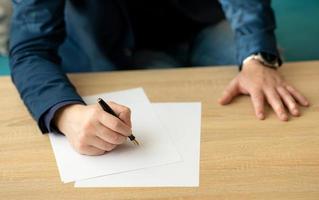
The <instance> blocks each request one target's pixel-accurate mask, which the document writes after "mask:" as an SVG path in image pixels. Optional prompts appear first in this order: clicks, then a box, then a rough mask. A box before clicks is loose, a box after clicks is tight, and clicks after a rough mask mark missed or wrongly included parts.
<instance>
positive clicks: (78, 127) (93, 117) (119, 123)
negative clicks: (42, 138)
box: [54, 102, 132, 155]
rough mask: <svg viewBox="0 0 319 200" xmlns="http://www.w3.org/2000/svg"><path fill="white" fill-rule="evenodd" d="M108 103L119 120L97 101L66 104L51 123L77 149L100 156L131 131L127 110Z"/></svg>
mask: <svg viewBox="0 0 319 200" xmlns="http://www.w3.org/2000/svg"><path fill="white" fill-rule="evenodd" d="M108 104H109V105H110V107H111V108H112V109H113V110H114V112H115V113H116V114H117V115H118V116H119V118H120V119H121V120H120V119H118V118H116V117H114V116H112V115H111V114H108V113H106V112H105V111H103V110H102V108H101V107H100V106H99V105H98V104H95V105H89V106H85V105H81V104H74V105H68V106H65V107H63V108H61V109H60V110H58V112H57V113H56V115H55V118H54V121H55V125H56V126H57V128H58V129H59V130H60V131H61V132H62V133H64V134H65V136H66V137H67V139H68V140H69V142H70V143H71V145H72V146H73V148H74V149H75V150H76V151H77V152H79V153H81V154H84V155H101V154H104V153H105V152H107V151H111V150H113V149H114V148H115V147H116V146H117V145H119V144H122V143H123V142H124V141H125V140H126V138H127V136H129V135H131V134H132V130H131V127H132V126H131V112H130V109H129V108H127V107H125V106H122V105H119V104H116V103H114V102H108Z"/></svg>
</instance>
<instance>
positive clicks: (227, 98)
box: [219, 78, 240, 105]
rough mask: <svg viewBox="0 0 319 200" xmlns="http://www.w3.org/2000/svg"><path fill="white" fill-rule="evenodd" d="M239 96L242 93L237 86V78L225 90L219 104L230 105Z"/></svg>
mask: <svg viewBox="0 0 319 200" xmlns="http://www.w3.org/2000/svg"><path fill="white" fill-rule="evenodd" d="M239 94H240V91H239V88H238V85H237V79H236V78H235V79H233V80H232V81H231V82H230V84H229V85H228V86H227V87H226V89H225V90H224V92H223V95H222V97H221V98H220V99H219V103H220V104H222V105H226V104H229V103H230V102H231V101H232V100H233V99H234V97H236V96H237V95H239Z"/></svg>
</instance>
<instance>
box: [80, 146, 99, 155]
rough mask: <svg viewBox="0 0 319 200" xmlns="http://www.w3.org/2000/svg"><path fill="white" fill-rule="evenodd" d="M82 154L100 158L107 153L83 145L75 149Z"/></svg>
mask: <svg viewBox="0 0 319 200" xmlns="http://www.w3.org/2000/svg"><path fill="white" fill-rule="evenodd" d="M75 149H76V150H77V151H78V152H79V153H80V154H82V155H88V156H99V155H103V154H104V153H105V151H104V150H102V149H99V148H96V147H93V146H90V145H82V146H78V147H76V148H75Z"/></svg>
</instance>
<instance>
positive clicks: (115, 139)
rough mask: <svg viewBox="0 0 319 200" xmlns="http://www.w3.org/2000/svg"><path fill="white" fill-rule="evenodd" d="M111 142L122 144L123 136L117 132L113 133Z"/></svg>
mask: <svg viewBox="0 0 319 200" xmlns="http://www.w3.org/2000/svg"><path fill="white" fill-rule="evenodd" d="M113 142H114V144H122V143H123V142H124V137H123V136H121V135H119V134H114V136H113Z"/></svg>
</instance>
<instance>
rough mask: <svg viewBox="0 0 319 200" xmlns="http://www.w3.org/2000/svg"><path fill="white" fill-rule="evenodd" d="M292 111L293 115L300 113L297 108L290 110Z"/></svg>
mask: <svg viewBox="0 0 319 200" xmlns="http://www.w3.org/2000/svg"><path fill="white" fill-rule="evenodd" d="M292 113H293V114H294V115H295V116H299V115H300V113H299V110H297V109H293V110H292Z"/></svg>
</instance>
